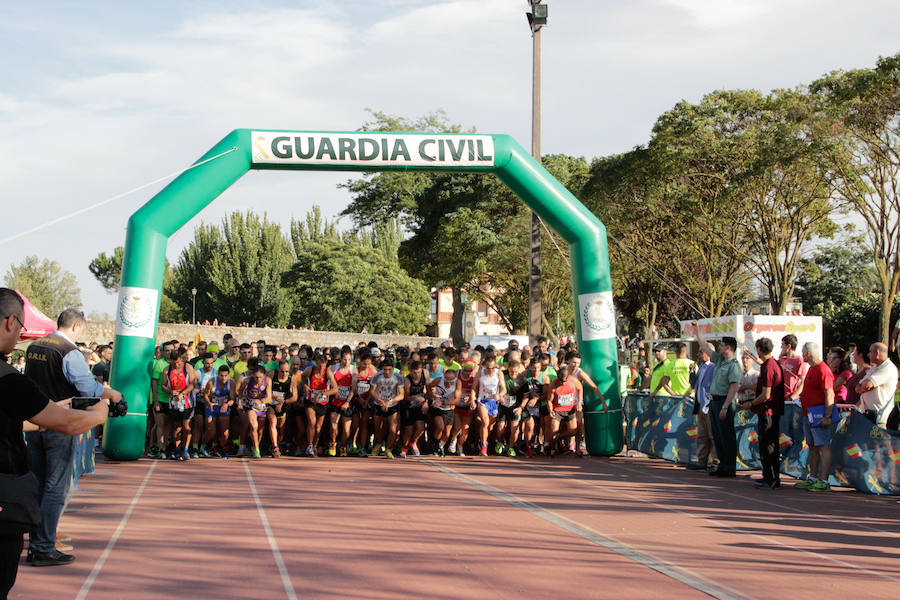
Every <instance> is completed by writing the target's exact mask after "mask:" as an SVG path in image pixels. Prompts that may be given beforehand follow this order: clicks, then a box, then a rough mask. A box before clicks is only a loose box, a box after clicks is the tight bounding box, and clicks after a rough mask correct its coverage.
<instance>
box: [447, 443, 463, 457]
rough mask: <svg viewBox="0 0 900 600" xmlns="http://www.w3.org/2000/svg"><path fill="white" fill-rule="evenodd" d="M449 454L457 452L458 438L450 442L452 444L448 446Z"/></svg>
mask: <svg viewBox="0 0 900 600" xmlns="http://www.w3.org/2000/svg"><path fill="white" fill-rule="evenodd" d="M460 449H461V447H460ZM447 454H456V440H453V441H452V442H450V445H449V446H448V447H447Z"/></svg>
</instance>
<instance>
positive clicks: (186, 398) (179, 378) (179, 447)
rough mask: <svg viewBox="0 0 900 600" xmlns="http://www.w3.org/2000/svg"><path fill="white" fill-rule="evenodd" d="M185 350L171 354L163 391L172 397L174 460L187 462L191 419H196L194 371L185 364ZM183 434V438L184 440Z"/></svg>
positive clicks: (174, 351) (170, 413)
mask: <svg viewBox="0 0 900 600" xmlns="http://www.w3.org/2000/svg"><path fill="white" fill-rule="evenodd" d="M186 354H187V352H186V351H185V349H183V348H180V349H178V350H172V351H171V352H169V356H168V359H169V366H168V367H166V369H165V370H164V371H163V372H162V378H161V379H160V381H161V385H162V389H163V391H164V392H166V393H167V394H169V395H170V399H169V419H170V420H171V421H172V431H173V433H172V439H173V440H174V442H175V453H174V454H173V456H172V458H175V459H177V460H181V461H184V460H187V459H188V458H190V455H189V454H188V448H190V446H191V419H193V418H194V404H193V400H192V398H191V391H193V389H194V369H193V367H191V365H189V364H187V362H185V356H186ZM182 434H183V438H182Z"/></svg>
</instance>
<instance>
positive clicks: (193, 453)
mask: <svg viewBox="0 0 900 600" xmlns="http://www.w3.org/2000/svg"><path fill="white" fill-rule="evenodd" d="M188 457H189V458H200V453H199V452H197V449H196V448H191V451H190V452H189V453H188Z"/></svg>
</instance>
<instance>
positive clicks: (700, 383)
mask: <svg viewBox="0 0 900 600" xmlns="http://www.w3.org/2000/svg"><path fill="white" fill-rule="evenodd" d="M698 358H699V359H700V364H699V366H698V367H697V373H696V374H695V375H694V414H695V415H697V465H698V466H697V467H696V468H697V469H712V468H713V465H714V464H715V463H717V462H718V458H717V455H716V447H715V444H714V443H713V437H712V428H711V425H710V421H709V401H710V396H709V386H710V384H711V383H712V376H713V371H715V370H716V365H715V364H714V363H713V362H712V356H711V355H710V352H709V348H707V347H706V346H700V353H699V354H698ZM688 468H691V467H688Z"/></svg>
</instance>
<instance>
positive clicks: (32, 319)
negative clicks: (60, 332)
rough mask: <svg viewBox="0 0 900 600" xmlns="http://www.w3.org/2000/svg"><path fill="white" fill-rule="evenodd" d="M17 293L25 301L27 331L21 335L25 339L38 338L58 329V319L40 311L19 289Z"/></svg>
mask: <svg viewBox="0 0 900 600" xmlns="http://www.w3.org/2000/svg"><path fill="white" fill-rule="evenodd" d="M16 293H17V294H18V295H19V297H20V298H22V302H24V303H25V323H23V324H24V325H25V329H26V330H27V331H23V332H22V335H21V336H20V337H21V338H22V339H23V340H36V339H38V338H42V337H44V336H45V335H50V334H51V333H53V332H54V331H56V321H54V320H53V319H51V318H50V317H48V316H47V315H45V314H44V313H42V312H41V311H39V310H38V309H37V307H36V306H35V305H34V304H32V303H31V302H30V301H29V300H28V298H26V297H25V294H23V293H22V292H20V291H19V290H16Z"/></svg>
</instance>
